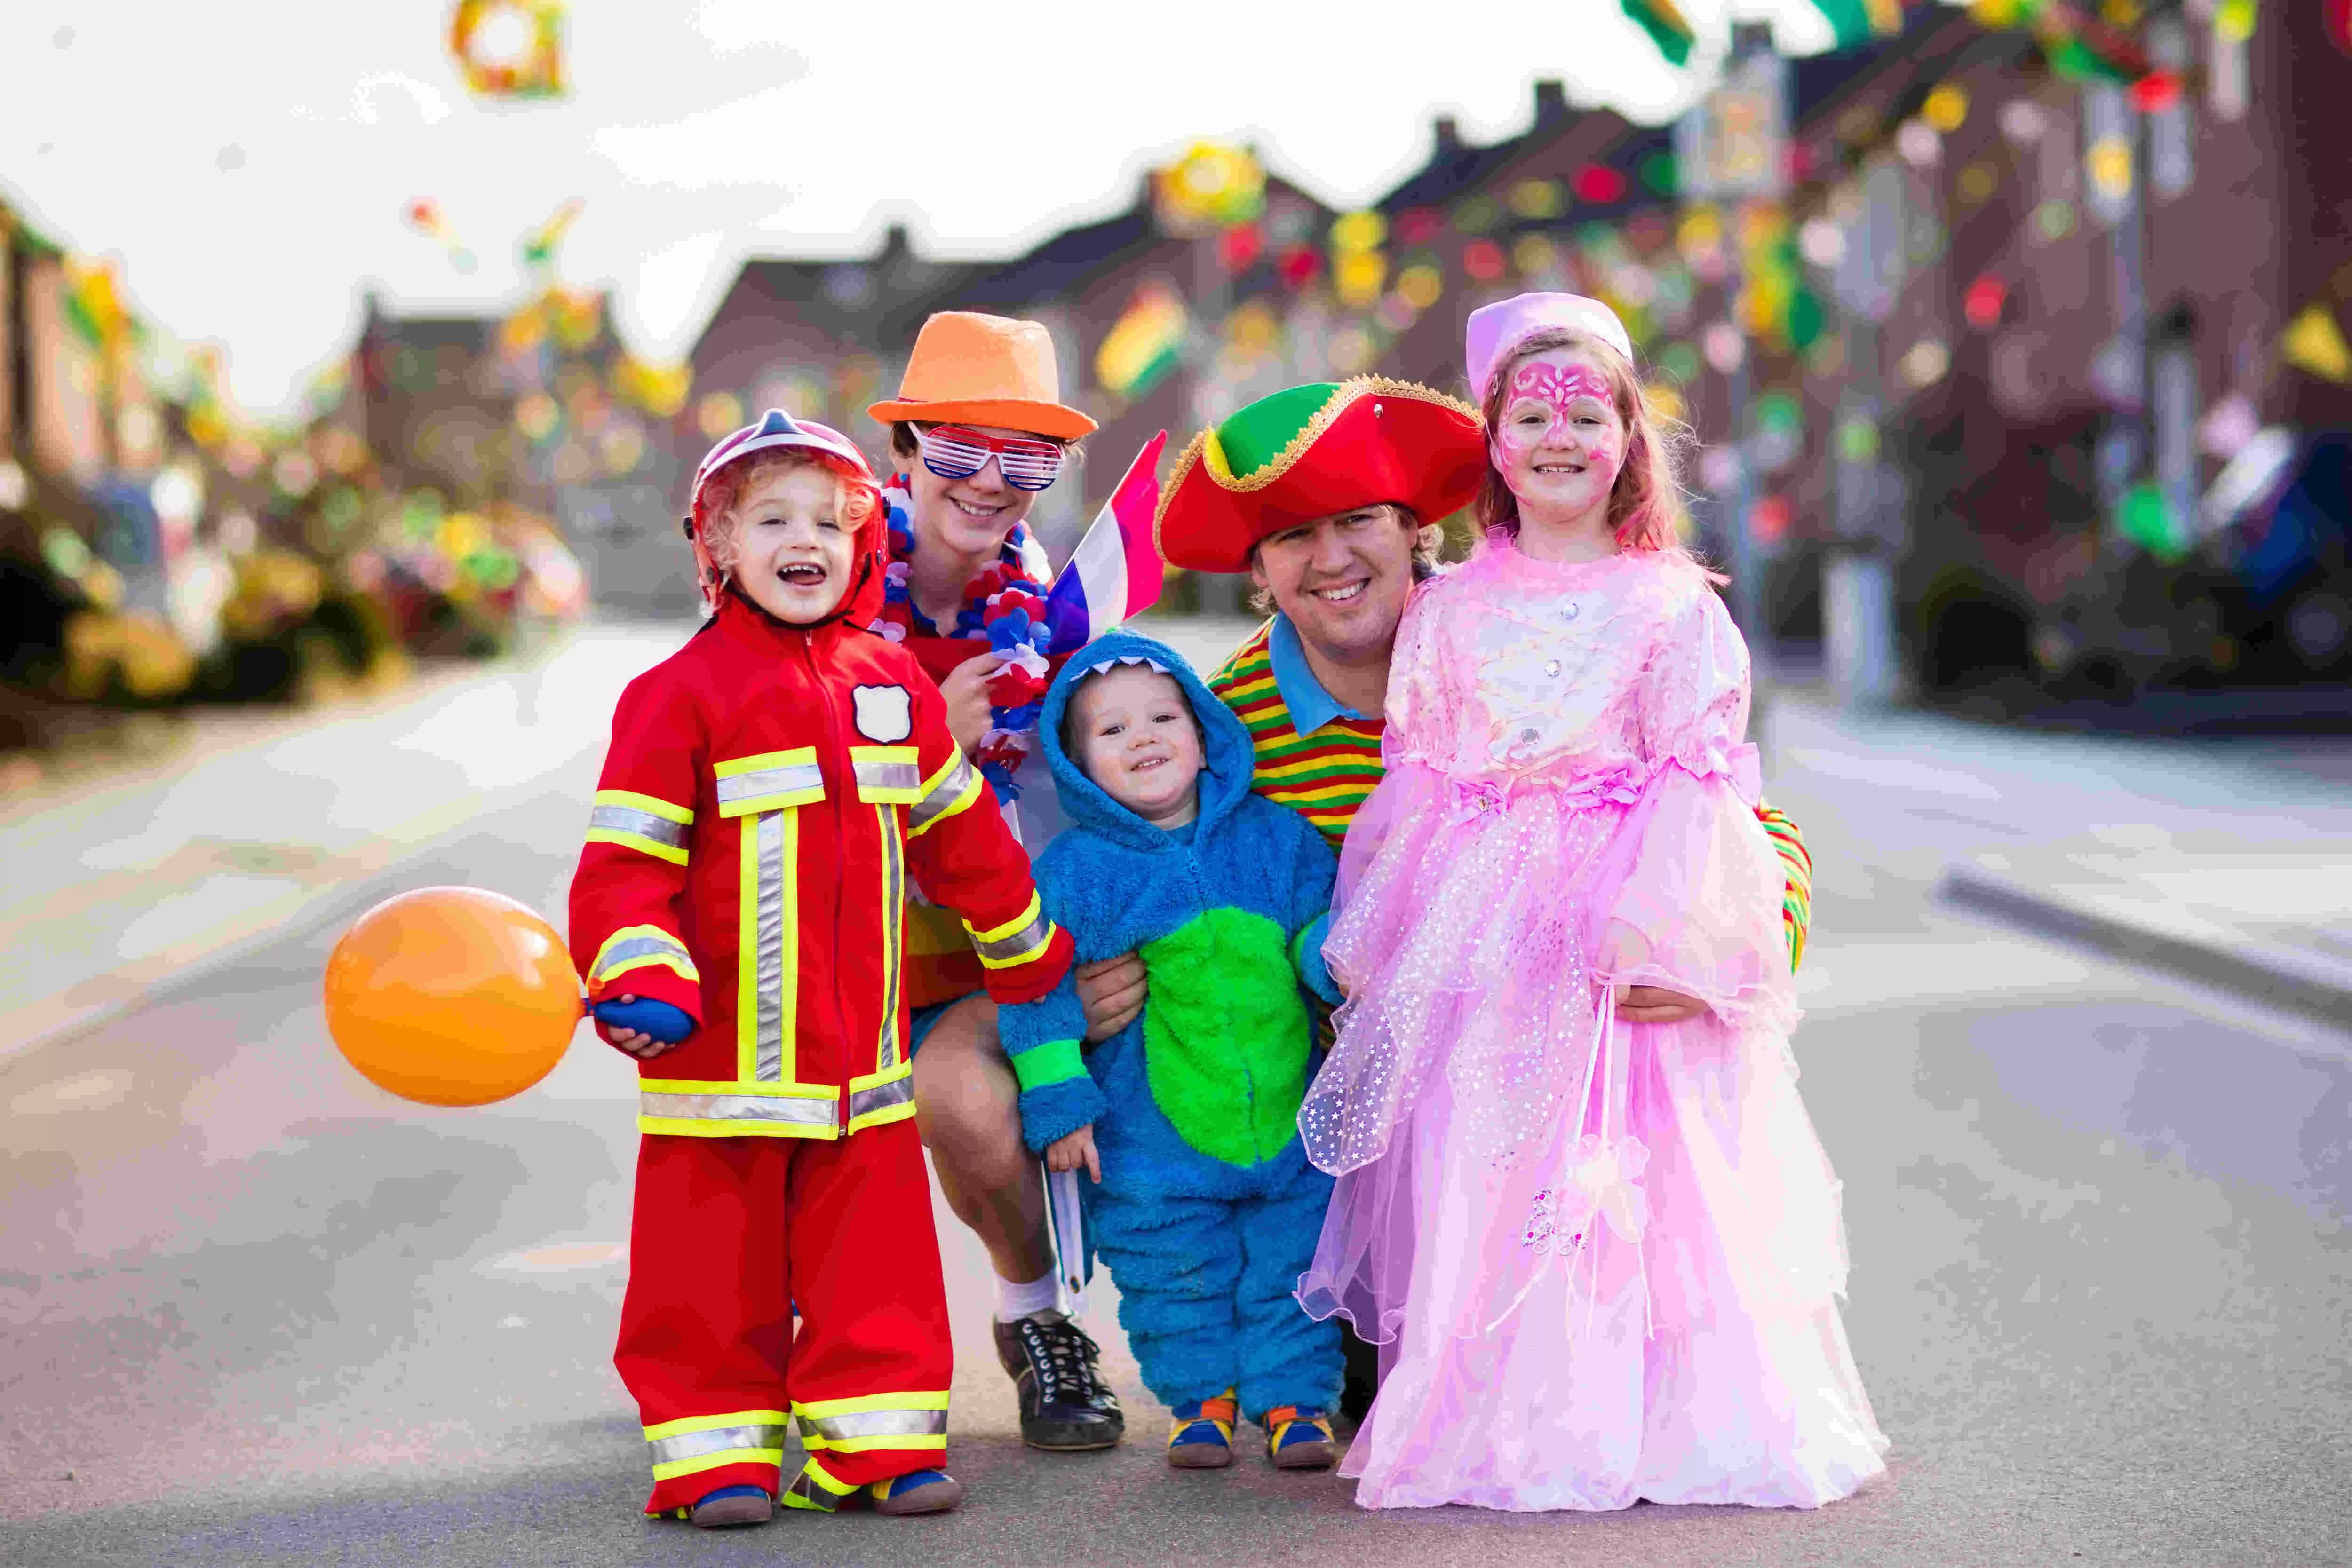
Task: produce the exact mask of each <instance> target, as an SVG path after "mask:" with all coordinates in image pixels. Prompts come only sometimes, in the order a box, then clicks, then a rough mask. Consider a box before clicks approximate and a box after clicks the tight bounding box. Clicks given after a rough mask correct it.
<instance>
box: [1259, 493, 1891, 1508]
mask: <svg viewBox="0 0 2352 1568" xmlns="http://www.w3.org/2000/svg"><path fill="white" fill-rule="evenodd" d="M1747 721H1748V651H1747V648H1746V646H1745V644H1743V643H1741V641H1740V638H1739V633H1738V631H1737V630H1736V629H1735V628H1734V627H1733V625H1732V623H1731V618H1730V617H1729V615H1728V614H1727V613H1726V612H1725V611H1724V608H1723V604H1722V601H1721V600H1720V599H1718V598H1717V595H1716V594H1715V592H1714V591H1713V590H1712V589H1710V588H1709V587H1708V585H1707V583H1706V580H1705V579H1704V578H1703V577H1702V576H1701V575H1700V574H1699V572H1698V570H1697V569H1696V567H1694V566H1692V565H1691V564H1690V563H1689V562H1688V561H1687V560H1685V559H1681V558H1678V557H1670V556H1665V555H1661V554H1658V553H1655V552H1627V553H1624V554H1621V555H1617V556H1614V557H1611V558H1608V559H1602V560H1598V561H1591V562H1581V563H1576V564H1570V565H1557V564H1552V563H1548V562H1543V561H1538V560H1534V559H1530V558H1529V557H1528V556H1526V555H1524V554H1522V553H1521V552H1520V551H1519V549H1517V546H1516V545H1515V544H1513V543H1512V542H1511V541H1510V540H1509V539H1508V538H1506V537H1504V536H1502V535H1499V534H1498V535H1494V536H1490V538H1488V540H1487V541H1486V544H1485V545H1484V546H1483V547H1482V548H1481V549H1480V550H1479V551H1478V552H1477V553H1476V554H1475V556H1474V557H1473V558H1472V559H1470V560H1469V561H1468V562H1466V563H1465V565H1463V566H1462V567H1461V568H1460V569H1458V570H1455V571H1454V572H1452V573H1450V574H1449V575H1447V576H1445V577H1443V578H1440V579H1438V580H1434V581H1433V582H1431V583H1429V584H1427V585H1426V586H1425V587H1423V589H1421V590H1420V591H1418V593H1417V594H1416V596H1415V598H1414V599H1413V600H1412V603H1411V604H1410V605H1409V606H1408V607H1407V609H1406V611H1405V616H1404V623H1403V626H1402V629H1401V631H1400V633H1399V635H1398V639H1397V648H1396V654H1395V662H1394V664H1392V666H1391V673H1390V679H1389V700H1388V733H1387V738H1386V742H1385V751H1386V759H1387V764H1388V774H1387V777H1386V778H1385V779H1383V780H1382V781H1381V785H1380V788H1379V789H1377V790H1375V791H1374V792H1373V794H1372V796H1371V798H1370V800H1367V801H1366V802H1365V804H1364V806H1363V808H1362V810H1361V811H1360V813H1359V814H1358V817H1357V819H1356V822H1355V825H1354V826H1353V828H1352V829H1351V830H1350V831H1349V838H1348V842H1347V847H1346V850H1345V852H1343V854H1342V856H1341V868H1340V880H1339V887H1340V892H1339V904H1338V906H1337V908H1336V910H1335V914H1334V918H1333V925H1332V931H1331V936H1330V940H1329V943H1328V946H1326V948H1325V952H1326V955H1327V956H1328V957H1329V959H1330V960H1331V964H1332V967H1333V969H1334V971H1335V972H1337V973H1339V974H1340V975H1341V976H1343V977H1345V983H1346V984H1348V986H1349V1000H1348V1003H1347V1005H1346V1006H1345V1007H1344V1008H1343V1009H1341V1010H1340V1012H1339V1019H1338V1021H1339V1041H1338V1044H1337V1045H1336V1046H1335V1047H1334V1048H1333V1050H1332V1052H1331V1055H1330V1058H1329V1060H1328V1061H1326V1062H1325V1063H1324V1065H1323V1069H1322V1071H1321V1072H1320V1073H1319V1074H1318V1077H1317V1079H1316V1082H1315V1084H1314V1086H1313V1088H1312V1090H1311V1091H1310V1092H1309V1093H1308V1096H1307V1103H1306V1104H1305V1106H1304V1107H1303V1108H1302V1109H1301V1111H1300V1112H1299V1116H1298V1123H1299V1127H1300V1130H1301V1132H1302V1133H1303V1134H1304V1135H1305V1138H1306V1146H1307V1154H1308V1155H1309V1157H1310V1158H1312V1159H1313V1160H1314V1162H1315V1163H1316V1164H1317V1165H1318V1166H1321V1167H1322V1168H1323V1169H1325V1170H1327V1171H1329V1172H1331V1173H1333V1174H1334V1175H1336V1176H1338V1177H1339V1185H1338V1187H1337V1190H1336V1191H1335V1192H1334V1194H1333V1196H1332V1200H1331V1207H1330V1209H1329V1212H1328V1216H1327V1217H1326V1219H1325V1222H1324V1228H1323V1234H1322V1238H1321V1241H1320V1245H1319V1247H1318V1252H1317V1255H1316V1259H1315V1262H1314V1265H1313V1267H1312V1268H1311V1269H1310V1270H1308V1271H1307V1274H1305V1275H1304V1276H1302V1277H1301V1279H1300V1281H1299V1299H1300V1300H1301V1301H1303V1302H1304V1303H1305V1304H1306V1306H1307V1311H1308V1312H1311V1313H1313V1314H1314V1315H1316V1316H1318V1317H1328V1316H1329V1315H1331V1314H1333V1313H1335V1312H1338V1313H1343V1314H1345V1315H1347V1316H1348V1317H1349V1318H1350V1319H1352V1320H1353V1322H1355V1324H1356V1326H1357V1329H1358V1332H1360V1333H1362V1334H1363V1335H1364V1336H1365V1337H1366V1338H1368V1339H1371V1340H1374V1341H1377V1342H1380V1343H1381V1359H1382V1364H1383V1367H1384V1368H1385V1370H1386V1376H1385V1378H1384V1379H1383V1381H1382V1384H1381V1391H1380V1397H1379V1398H1378V1400H1377V1401H1376V1402H1375V1403H1374V1404H1373V1406H1372V1408H1371V1412H1370V1415H1369V1416H1367V1417H1366V1418H1365V1421H1364V1425H1363V1428H1362V1430H1361V1431H1360V1432H1359V1433H1358V1434H1357V1437H1356V1439H1355V1442H1354V1445H1353V1446H1352V1447H1351V1448H1349V1452H1348V1457H1347V1459H1346V1461H1345V1463H1344V1464H1343V1466H1342V1467H1341V1473H1342V1474H1345V1475H1349V1476H1355V1477H1358V1478H1360V1480H1359V1484H1358V1487H1357V1490H1356V1500H1357V1501H1358V1502H1360V1503H1361V1504H1363V1505H1364V1506H1365V1507H1368V1508H1400V1507H1402V1508H1417V1507H1429V1506H1433V1505H1436V1504H1439V1503H1450V1502H1459V1503H1472V1504H1476V1505H1478V1506H1481V1507H1486V1508H1503V1509H1519V1510H1538V1509H1615V1508H1623V1507H1626V1506H1627V1505H1629V1504H1631V1503H1633V1501H1635V1500H1637V1499H1643V1498H1647V1499H1649V1500H1652V1501H1654V1502H1670V1503H1679V1502H1720V1503H1747V1504H1752V1505H1759V1506H1767V1507H1798V1508H1810V1507H1815V1506H1818V1505H1820V1504H1822V1503H1824V1502H1829V1501H1832V1500H1836V1499H1838V1498H1842V1497H1844V1496H1846V1495H1848V1494H1849V1493H1851V1492H1853V1490H1855V1489H1856V1488H1857V1487H1859V1486H1861V1485H1862V1483H1863V1482H1864V1481H1865V1480H1867V1479H1870V1478H1871V1477H1872V1476H1874V1475H1877V1474H1878V1473H1880V1472H1881V1471H1882V1470H1883V1469H1885V1463H1884V1461H1883V1459H1882V1458H1881V1455H1882V1454H1884V1452H1885V1448H1886V1439H1885V1437H1883V1436H1882V1435H1881V1434H1880V1432H1879V1430H1878V1426H1877V1423H1876V1421H1875V1420H1874V1418H1873V1417H1872V1416H1871V1412H1870V1402H1869V1400H1868V1398H1867V1397H1866V1396H1864V1393H1863V1388H1862V1379H1861V1376H1860V1375H1859V1374H1858V1373H1857V1372H1856V1371H1855V1368H1854V1364H1853V1353H1852V1352H1851V1351H1850V1350H1849V1349H1848V1348H1847V1344H1846V1336H1845V1327H1844V1324H1843V1322H1842V1321H1841V1320H1840V1318H1839V1316H1838V1309H1837V1305H1836V1302H1835V1300H1834V1298H1836V1297H1837V1296H1839V1295H1840V1294H1842V1293H1843V1291H1844V1287H1845V1274H1846V1256H1845V1241H1844V1230H1843V1221H1842V1219H1841V1218H1840V1215H1839V1201H1838V1183H1837V1179H1836V1177H1835V1176H1833V1175H1832V1172H1831V1170H1830V1165H1829V1160H1828V1157H1827V1156H1826V1155H1824V1154H1823V1152H1822V1146H1821V1143H1820V1140H1819V1139H1818V1138H1817V1137H1816V1136H1815V1135H1814V1133H1813V1128H1812V1124H1811V1119H1810V1118H1808V1117H1807V1115H1806V1114H1805V1108H1804V1104H1803V1103H1802V1102H1801V1100H1800V1099H1799V1098H1798V1095H1797V1084H1796V1077H1797V1070H1796V1064H1795V1061H1794V1060H1793V1058H1792V1057H1791V1056H1790V1051H1789V1043H1788V1040H1789V1030H1790V1028H1791V1027H1792V1026H1793V1025H1794V1023H1795V1021H1796V1018H1797V1009H1796V1005H1795V993H1794V988H1793V985H1792V983H1791V978H1790V972H1789V951H1788V947H1787V946H1786V938H1785V937H1784V936H1783V935H1782V931H1781V924H1780V896H1781V870H1780V860H1779V858H1778V856H1777V855H1776V854H1775V853H1774V852H1773V849H1772V846H1771V843H1770V841H1769V840H1768V839H1767V838H1766V836H1765V833H1764V831H1763V829H1762V827H1761V826H1760V825H1759V823H1758V821H1757V820H1756V816H1755V814H1754V811H1753V810H1751V808H1752V806H1753V804H1754V801H1755V798H1756V773H1755V768H1756V764H1755V750H1754V748H1753V747H1744V746H1742V745H1741V744H1740V737H1741V734H1742V732H1743V731H1744V729H1745V728H1746V727H1747ZM1613 984H1646V985H1656V986H1664V987H1666V988H1671V989H1673V990H1676V991H1682V992H1685V993H1687V994H1689V995H1691V996H1695V997H1698V998H1703V999H1704V1000H1705V1001H1706V1003H1707V1004H1708V1007H1709V1009H1710V1010H1709V1011H1708V1012H1706V1013H1705V1014H1702V1015H1701V1016H1699V1017H1697V1018H1695V1019H1689V1020H1687V1021H1685V1022H1682V1023H1674V1024H1636V1023H1623V1022H1618V1021H1615V1020H1614V1019H1613V1017H1612V1008H1611V1006H1610V1004H1609V998H1610V997H1611V991H1610V987H1611V986H1612V985H1613Z"/></svg>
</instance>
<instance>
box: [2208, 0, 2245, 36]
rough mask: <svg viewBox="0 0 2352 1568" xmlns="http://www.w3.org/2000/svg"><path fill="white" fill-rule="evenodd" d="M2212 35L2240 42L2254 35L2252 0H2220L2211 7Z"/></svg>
mask: <svg viewBox="0 0 2352 1568" xmlns="http://www.w3.org/2000/svg"><path fill="white" fill-rule="evenodd" d="M2213 36H2214V37H2218V38H2220V39H2221V40H2222V41H2223V42H2224V43H2231V44H2242V43H2244V42H2245V41H2246V40H2247V39H2248V38H2251V37H2253V36H2254V0H2221V4H2220V5H2216V6H2215V7H2214V8H2213Z"/></svg>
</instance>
